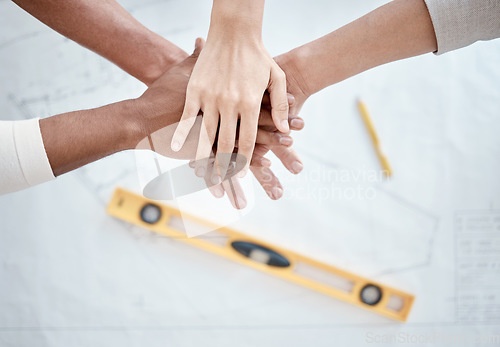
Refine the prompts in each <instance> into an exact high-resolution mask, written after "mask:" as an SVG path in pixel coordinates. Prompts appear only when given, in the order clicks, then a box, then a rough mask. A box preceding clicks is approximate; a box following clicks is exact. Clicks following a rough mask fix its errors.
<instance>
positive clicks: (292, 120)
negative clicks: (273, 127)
mask: <svg viewBox="0 0 500 347" xmlns="http://www.w3.org/2000/svg"><path fill="white" fill-rule="evenodd" d="M288 123H289V124H290V130H295V131H299V130H302V129H304V126H305V122H304V120H303V119H302V118H301V117H299V116H292V115H290V116H288Z"/></svg>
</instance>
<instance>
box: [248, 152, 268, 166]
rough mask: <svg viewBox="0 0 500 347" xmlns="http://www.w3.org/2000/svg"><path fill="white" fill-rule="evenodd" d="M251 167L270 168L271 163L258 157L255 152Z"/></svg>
mask: <svg viewBox="0 0 500 347" xmlns="http://www.w3.org/2000/svg"><path fill="white" fill-rule="evenodd" d="M250 166H251V167H270V166H271V161H270V160H269V159H267V158H265V157H261V156H260V155H256V154H255V152H254V154H253V156H252V160H251V161H250Z"/></svg>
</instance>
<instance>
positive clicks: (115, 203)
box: [107, 188, 415, 321]
mask: <svg viewBox="0 0 500 347" xmlns="http://www.w3.org/2000/svg"><path fill="white" fill-rule="evenodd" d="M107 212H108V213H109V214H110V215H112V216H114V217H116V218H119V219H122V220H124V221H127V222H130V223H132V224H135V225H138V226H141V227H145V228H148V229H150V230H152V231H154V232H157V233H159V234H162V235H165V236H168V237H172V238H175V239H178V240H179V241H182V242H186V243H188V244H190V245H192V246H195V247H198V248H201V249H203V250H205V251H209V252H212V253H215V254H218V255H220V256H222V257H225V258H228V259H231V260H233V261H236V262H238V263H241V264H244V265H247V266H250V267H252V268H255V269H258V270H260V271H263V272H266V273H268V274H271V275H274V276H277V277H280V278H283V279H285V280H288V281H290V282H293V283H296V284H299V285H301V286H304V287H306V288H309V289H312V290H315V291H317V292H320V293H323V294H326V295H330V296H333V297H334V298H337V299H340V300H343V301H345V302H348V303H351V304H354V305H357V306H361V307H364V308H366V309H368V310H370V311H373V312H376V313H378V314H381V315H384V316H386V317H389V318H392V319H396V320H399V321H406V319H407V317H408V314H409V312H410V309H411V306H412V304H413V300H414V299H415V297H414V296H413V295H411V294H408V293H404V292H402V291H400V290H397V289H394V288H391V287H388V286H385V285H383V284H380V283H377V282H375V281H372V280H369V279H367V278H364V277H361V276H358V275H355V274H352V273H349V272H347V271H344V270H341V269H338V268H336V267H334V266H331V265H328V264H324V263H321V262H319V261H317V260H314V259H311V258H308V257H306V256H303V255H300V254H297V253H295V252H292V251H289V250H286V249H283V248H281V247H278V246H274V245H270V244H268V243H267V242H264V241H260V240H258V239H255V238H253V237H250V236H248V235H244V234H242V233H239V232H237V231H234V230H232V229H229V228H226V227H223V228H219V229H217V230H215V228H216V227H215V226H213V225H212V224H211V223H209V222H207V221H204V220H201V219H199V218H196V217H194V216H186V215H185V214H182V217H184V219H183V218H182V217H181V213H180V211H178V210H176V209H174V208H172V207H169V206H166V205H164V204H159V203H158V202H156V201H154V200H149V199H146V198H144V197H142V196H140V195H137V194H134V193H131V192H129V191H126V190H124V189H121V188H117V189H116V190H115V193H114V195H113V197H112V199H111V202H110V203H109V205H108V208H107ZM187 226H189V227H195V228H199V229H200V230H205V231H206V232H207V233H206V234H204V235H203V236H201V237H197V238H188V237H187V235H186V233H185V230H186V227H187Z"/></svg>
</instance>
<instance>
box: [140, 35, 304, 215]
mask: <svg viewBox="0 0 500 347" xmlns="http://www.w3.org/2000/svg"><path fill="white" fill-rule="evenodd" d="M202 49H203V40H201V39H198V40H197V41H196V48H195V52H194V53H193V54H192V55H191V56H189V57H188V58H186V59H185V60H184V61H182V62H181V63H179V64H177V65H175V66H174V67H172V68H171V69H169V70H168V71H167V72H165V73H164V74H163V75H162V76H161V77H160V78H158V79H157V80H156V81H155V82H154V83H153V84H152V85H151V86H150V87H149V88H148V90H147V91H146V92H145V93H144V94H143V95H142V96H141V97H140V98H139V99H137V103H138V105H139V106H138V110H140V123H139V124H140V127H141V129H142V136H143V137H144V138H146V137H147V136H148V135H151V134H153V133H155V132H158V131H160V130H162V129H167V131H162V133H161V135H162V138H164V141H163V142H162V143H160V144H159V145H158V144H156V141H155V151H157V152H158V153H160V154H162V155H165V156H168V157H174V158H179V159H197V160H196V161H194V162H193V164H194V165H193V166H195V167H196V166H197V168H199V167H203V168H204V170H205V172H203V173H202V174H200V173H199V172H198V174H199V176H205V175H206V174H207V173H209V172H210V171H211V172H218V170H209V169H210V167H209V165H210V161H209V160H204V159H207V158H209V157H210V152H211V151H212V150H214V152H215V155H216V156H217V154H218V153H220V152H221V148H220V143H221V142H220V139H219V143H218V145H217V146H214V147H212V146H211V145H210V147H209V151H208V154H206V155H203V156H201V158H200V155H199V152H200V150H201V148H200V147H201V146H200V143H202V142H201V141H202V139H203V129H204V124H206V117H207V115H206V114H205V113H204V114H203V117H202V118H203V121H202V122H200V121H198V122H196V119H200V118H201V117H193V131H192V132H191V135H190V136H188V137H187V138H186V141H185V142H184V143H183V144H184V146H183V148H182V150H180V151H178V152H174V151H172V150H171V148H170V146H169V144H170V142H171V141H170V139H171V138H172V137H173V136H174V134H173V132H174V129H173V127H172V126H170V125H171V124H173V123H174V122H176V121H178V119H179V118H178V117H179V114H181V112H182V109H183V105H184V100H185V99H186V89H187V88H188V82H189V81H190V77H191V73H192V71H193V67H194V66H195V64H196V62H197V60H198V57H199V56H200V52H202ZM191 79H192V77H191ZM285 95H286V94H285ZM286 100H287V101H286V102H287V108H288V105H289V104H290V106H291V107H292V108H293V107H294V105H295V103H296V101H295V98H294V97H293V96H291V95H288V97H287V99H286ZM271 105H272V95H271V96H270V95H269V94H267V93H266V94H265V95H264V97H263V99H261V100H260V102H259V108H260V109H259V110H258V111H257V117H256V118H257V119H256V121H257V122H258V128H257V132H256V136H255V138H256V140H254V141H255V142H253V144H252V147H254V149H253V152H251V154H250V155H249V157H248V158H249V162H250V165H251V169H252V172H253V173H254V175H255V177H256V178H257V180H258V181H259V183H260V184H261V185H262V187H263V188H264V189H265V191H266V193H267V194H268V195H269V196H270V197H271V198H272V199H278V198H280V197H281V196H282V194H283V187H282V186H281V184H280V182H279V180H278V179H277V178H276V176H275V175H274V174H273V173H272V171H271V170H270V169H269V166H270V164H271V162H270V161H269V160H268V159H267V158H265V154H266V153H267V152H268V151H269V150H272V151H273V152H274V153H275V154H276V156H277V157H278V158H279V159H280V160H281V161H282V162H283V164H284V165H285V167H287V168H288V169H289V170H290V171H291V172H293V173H298V172H300V170H301V169H302V164H301V162H300V159H299V158H298V156H297V155H296V153H295V152H294V151H293V150H292V149H291V148H290V146H291V145H292V143H293V140H292V138H291V137H290V136H289V133H288V132H287V133H282V132H280V131H278V130H277V128H276V126H275V121H274V119H273V118H272V112H273V108H272V107H271ZM286 117H287V118H286V122H287V127H288V128H289V129H292V130H300V129H302V128H303V126H304V122H303V120H302V119H301V118H299V117H298V116H295V115H294V116H292V115H291V116H288V114H287V115H286ZM237 125H238V122H236V126H237ZM169 126H170V127H169ZM239 126H240V128H241V127H242V124H241V123H240V125H239ZM235 130H236V129H235ZM214 136H215V135H214ZM220 136H221V134H220V132H219V138H220ZM242 136H244V133H242V132H241V131H240V133H239V137H238V138H237V139H236V138H235V139H233V140H232V143H231V146H226V147H224V148H223V149H222V151H227V152H228V153H232V152H233V147H234V148H237V149H238V153H241V147H242V146H245V145H246V144H244V142H243V141H241V139H242V138H243V137H242ZM245 142H246V141H245ZM203 144H204V145H206V143H203ZM229 147H230V148H229ZM245 150H246V149H245ZM200 159H201V160H200ZM200 162H202V163H200ZM200 164H201V165H203V166H200ZM246 165H248V164H246ZM207 179H208V182H207V183H208V184H207V185H208V186H209V187H210V190H211V192H212V193H213V194H214V196H216V197H222V196H223V195H224V191H226V192H227V193H228V196H229V198H230V200H231V202H232V203H233V205H234V206H235V207H237V208H244V207H245V205H246V201H245V197H244V194H243V192H242V190H241V187H240V186H239V184H238V182H237V179H236V177H232V178H230V180H231V182H228V181H227V180H226V181H224V180H221V181H219V182H212V183H216V184H210V183H211V182H210V180H212V177H207ZM230 184H232V186H233V188H234V189H233V188H231V189H229V187H230Z"/></svg>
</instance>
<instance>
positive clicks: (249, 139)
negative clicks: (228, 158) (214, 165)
mask: <svg viewBox="0 0 500 347" xmlns="http://www.w3.org/2000/svg"><path fill="white" fill-rule="evenodd" d="M258 112H259V111H258V110H255V111H254V112H251V111H250V112H248V113H243V114H242V115H241V120H240V133H239V137H238V155H241V156H243V157H244V158H245V160H246V164H245V167H244V168H243V170H241V171H240V172H239V173H238V177H244V176H245V175H246V173H247V171H248V167H249V166H250V160H251V158H252V154H253V149H254V147H255V140H256V138H257V126H258V125H257V119H258V114H259V113H258Z"/></svg>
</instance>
